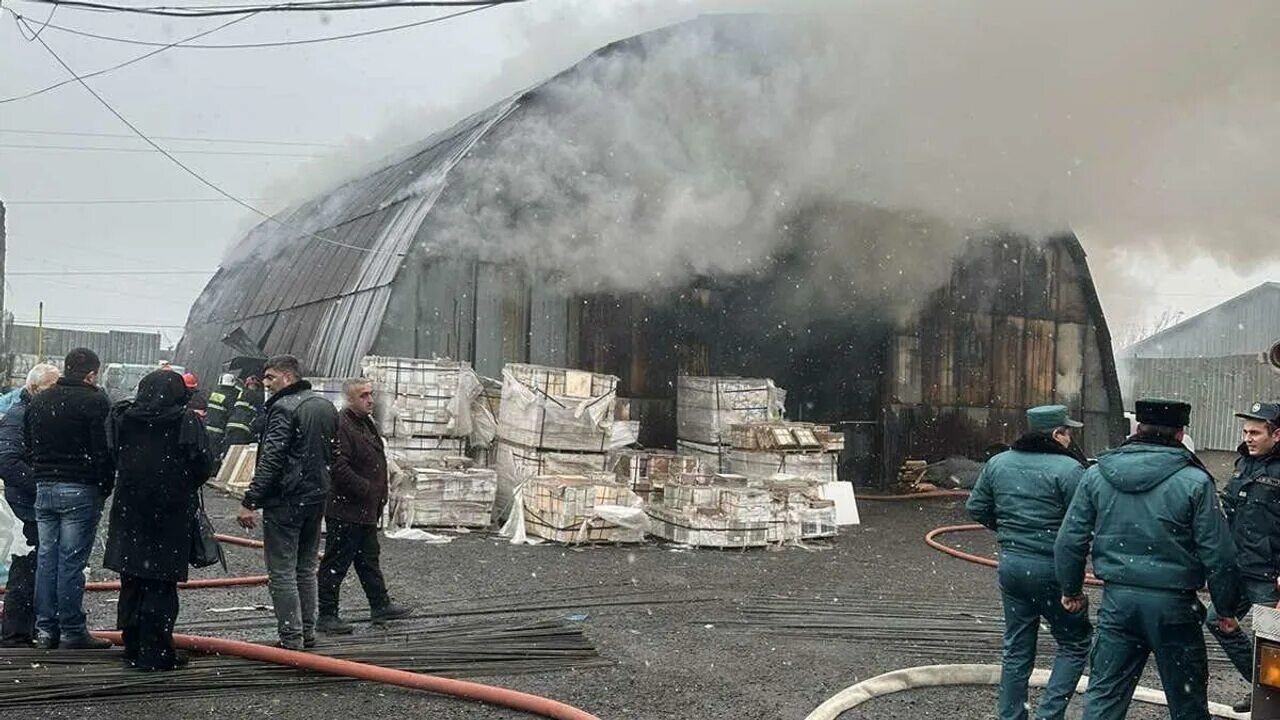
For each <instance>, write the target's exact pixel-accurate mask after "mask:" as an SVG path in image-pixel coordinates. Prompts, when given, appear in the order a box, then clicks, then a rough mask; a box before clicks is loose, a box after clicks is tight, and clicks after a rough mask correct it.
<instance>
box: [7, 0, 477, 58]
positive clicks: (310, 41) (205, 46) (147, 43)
mask: <svg viewBox="0 0 1280 720" xmlns="http://www.w3.org/2000/svg"><path fill="white" fill-rule="evenodd" d="M492 7H496V4H495V3H488V4H485V5H479V6H477V7H473V8H468V9H466V10H459V11H458V12H452V13H449V14H447V15H440V16H438V17H433V18H427V19H426V20H417V21H414V22H410V23H402V24H400V25H391V26H389V27H380V28H373V29H370V30H361V31H358V32H350V33H344V34H341V35H324V36H321V37H314V38H304V39H301V40H277V41H274V42H251V43H187V42H182V43H178V44H177V45H176V46H175V47H180V48H184V49H188V50H251V49H257V48H277V47H289V46H292V45H315V44H318V43H327V42H335V41H339V40H352V39H355V38H362V37H369V36H371V35H381V34H383V33H390V32H397V31H399V30H408V29H410V28H416V27H421V26H423V25H432V24H434V23H438V22H443V21H445V20H451V19H453V18H457V17H462V16H463V15H470V14H471V13H475V12H480V11H481V10H488V9H489V8H492ZM28 19H29V18H28ZM46 25H47V27H48V28H49V29H51V30H57V31H59V32H64V33H68V34H70V35H78V36H80V37H86V38H92V39H94V40H106V41H108V42H115V43H124V44H126V45H141V46H144V47H163V46H164V45H165V43H163V42H160V41H157V40H138V39H137V38H127V37H118V36H115V35H101V34H99V33H91V32H88V31H85V30H81V29H79V28H71V27H66V26H63V25H54V24H52V23H46Z"/></svg>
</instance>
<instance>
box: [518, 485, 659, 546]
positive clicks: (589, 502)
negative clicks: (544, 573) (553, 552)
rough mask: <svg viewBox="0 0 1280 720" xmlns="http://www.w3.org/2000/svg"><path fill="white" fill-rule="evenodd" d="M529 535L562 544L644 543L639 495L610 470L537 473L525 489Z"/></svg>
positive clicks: (525, 513) (526, 524) (643, 524)
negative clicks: (582, 472) (585, 473)
mask: <svg viewBox="0 0 1280 720" xmlns="http://www.w3.org/2000/svg"><path fill="white" fill-rule="evenodd" d="M523 499H524V523H525V528H526V531H527V532H528V534H530V535H535V536H537V537H540V538H545V539H547V540H553V541H555V542H563V543H584V542H588V543H594V542H641V541H643V540H644V536H645V532H646V530H647V528H648V519H647V518H646V517H645V514H644V511H643V510H642V509H641V504H642V503H641V500H640V498H639V496H637V495H636V494H635V493H633V492H631V490H630V489H629V488H627V486H626V485H623V484H622V483H619V482H617V480H616V479H615V478H614V476H613V475H612V474H610V473H592V474H590V475H539V476H536V477H533V478H531V479H530V480H529V481H528V483H527V484H526V485H525V487H524V490H523Z"/></svg>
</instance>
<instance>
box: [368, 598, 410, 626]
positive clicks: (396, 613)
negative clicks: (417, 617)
mask: <svg viewBox="0 0 1280 720" xmlns="http://www.w3.org/2000/svg"><path fill="white" fill-rule="evenodd" d="M412 614H413V608H411V607H406V606H404V605H396V604H395V603H387V604H386V605H383V606H382V607H380V608H378V609H377V610H370V611H369V619H371V620H373V621H374V622H376V623H384V622H386V621H388V620H399V619H400V618H406V617H409V616H410V615H412Z"/></svg>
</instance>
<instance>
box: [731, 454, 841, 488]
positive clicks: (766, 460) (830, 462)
mask: <svg viewBox="0 0 1280 720" xmlns="http://www.w3.org/2000/svg"><path fill="white" fill-rule="evenodd" d="M838 465H839V455H838V454H836V453H829V452H766V451H756V450H739V449H737V448H729V449H726V450H725V451H724V469H725V470H726V471H727V472H732V473H737V474H739V475H746V476H747V477H759V478H767V477H771V476H773V475H776V474H779V473H783V474H786V475H792V476H795V477H799V478H803V479H805V480H812V481H814V482H831V481H834V480H836V479H837V477H836V475H837V468H838Z"/></svg>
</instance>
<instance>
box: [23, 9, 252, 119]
mask: <svg viewBox="0 0 1280 720" xmlns="http://www.w3.org/2000/svg"><path fill="white" fill-rule="evenodd" d="M5 10H8V12H9V14H10V15H12V16H13V19H14V22H16V23H18V30H19V32H21V31H22V28H23V27H25V28H26V29H27V30H28V31H30V30H31V25H30V24H29V23H28V21H27V18H25V17H23V16H21V15H19V14H18V13H17V12H15V11H14V10H10V9H9V8H5ZM251 17H253V15H244V16H241V17H238V18H235V19H233V20H229V21H227V22H225V23H222V24H221V25H219V26H217V27H215V28H212V29H209V30H205V31H203V32H198V33H196V34H195V35H192V36H191V37H188V38H184V39H183V40H179V41H178V42H172V43H169V44H167V45H164V46H161V47H158V48H156V49H155V50H152V51H151V52H149V53H143V54H142V55H139V56H138V57H135V58H133V59H131V60H126V61H124V62H122V63H119V64H116V65H112V66H111V67H109V68H103V69H102V70H97V71H94V72H91V73H89V74H88V75H84V76H80V75H76V73H75V72H74V71H72V70H71V69H70V68H67V71H68V72H70V73H71V76H72V77H71V79H69V80H63V81H62V82H59V83H54V84H53V85H49V86H47V87H43V88H40V89H39V90H32V91H31V92H29V93H25V94H23V95H14V96H13V97H7V98H0V104H4V103H11V102H16V101H18V100H26V99H28V98H33V97H36V96H37V95H43V94H45V93H47V92H49V91H50V90H57V89H58V88H60V87H62V86H63V85H70V84H71V83H73V82H76V81H77V80H79V81H82V82H83V80H85V79H88V78H93V77H98V76H99V75H105V74H107V73H109V72H114V71H116V70H119V69H120V68H123V67H128V66H130V65H132V64H134V63H136V62H142V61H143V60H146V59H147V58H149V57H154V56H156V55H159V54H160V53H162V52H164V51H165V50H168V49H170V48H172V47H176V46H177V45H178V43H181V42H187V41H190V40H199V39H200V38H202V37H204V36H206V35H211V34H213V33H216V32H218V31H219V30H222V29H223V28H228V27H231V26H232V25H235V24H236V23H239V22H243V21H245V20H248V19H249V18H251ZM24 36H25V34H24ZM28 40H37V41H39V42H40V44H41V45H44V48H45V49H46V50H48V51H49V52H50V53H53V50H52V49H51V48H50V47H49V46H48V44H46V43H45V41H44V39H43V38H41V37H40V36H39V35H36V34H34V33H33V34H32V36H31V37H30V38H28ZM54 57H55V58H57V57H58V56H57V55H56V54H55V55H54ZM58 62H59V63H61V64H62V66H63V67H66V64H65V63H62V60H61V59H58ZM85 87H88V86H87V85H86V86H85ZM90 92H92V91H90Z"/></svg>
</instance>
